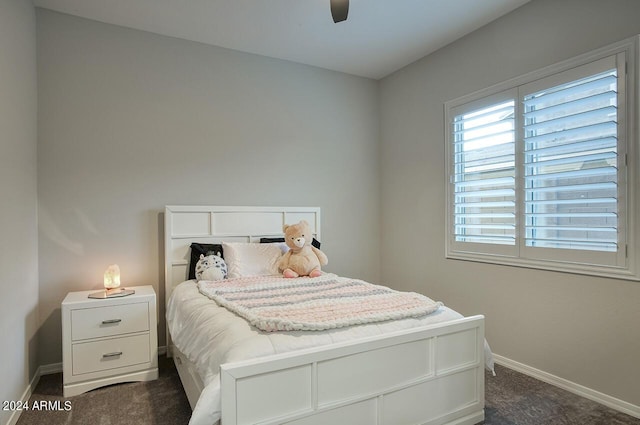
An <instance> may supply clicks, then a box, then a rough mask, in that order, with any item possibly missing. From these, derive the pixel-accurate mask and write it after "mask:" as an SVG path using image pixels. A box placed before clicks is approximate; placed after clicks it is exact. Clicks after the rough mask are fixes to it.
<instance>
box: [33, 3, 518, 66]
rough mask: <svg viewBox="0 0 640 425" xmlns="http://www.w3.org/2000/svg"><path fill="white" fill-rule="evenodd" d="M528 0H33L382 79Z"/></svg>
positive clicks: (156, 30)
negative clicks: (333, 2) (332, 1)
mask: <svg viewBox="0 0 640 425" xmlns="http://www.w3.org/2000/svg"><path fill="white" fill-rule="evenodd" d="M527 1H529V0H351V2H350V8H349V17H348V19H347V20H346V21H345V22H341V23H338V24H334V23H333V20H332V18H331V11H330V8H329V0H33V2H34V4H35V5H36V6H38V7H43V8H47V9H52V10H55V11H59V12H63V13H68V14H71V15H76V16H81V17H84V18H88V19H93V20H96V21H100V22H106V23H109V24H115V25H121V26H124V27H130V28H135V29H140V30H144V31H150V32H154V33H158V34H163V35H168V36H172V37H178V38H183V39H186V40H192V41H199V42H202V43H206V44H212V45H215V46H221V47H226V48H229V49H234V50H240V51H244V52H249V53H256V54H260V55H264V56H269V57H273V58H279V59H285V60H289V61H293V62H299V63H304V64H308V65H314V66H318V67H321V68H327V69H332V70H335V71H341V72H346V73H349V74H354V75H359V76H363V77H370V78H375V79H379V78H382V77H384V76H386V75H389V74H390V73H392V72H394V71H396V70H398V69H400V68H402V67H403V66H405V65H408V64H409V63H411V62H413V61H415V60H417V59H419V58H421V57H423V56H425V55H427V54H429V53H431V52H434V51H435V50H437V49H439V48H441V47H443V46H445V45H447V44H449V43H451V42H452V41H454V40H456V39H458V38H460V37H462V36H464V35H465V34H468V33H470V32H472V31H474V30H476V29H478V28H480V27H482V26H483V25H485V24H487V23H489V22H491V21H492V20H494V19H496V18H498V17H500V16H502V15H504V14H506V13H508V12H510V11H512V10H513V9H516V8H517V7H519V6H521V5H523V4H525V3H526V2H527Z"/></svg>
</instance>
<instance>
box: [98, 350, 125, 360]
mask: <svg viewBox="0 0 640 425" xmlns="http://www.w3.org/2000/svg"><path fill="white" fill-rule="evenodd" d="M121 355H122V351H114V352H113V353H107V354H103V355H102V358H109V357H118V356H121Z"/></svg>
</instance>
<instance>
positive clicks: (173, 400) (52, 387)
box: [17, 356, 640, 425]
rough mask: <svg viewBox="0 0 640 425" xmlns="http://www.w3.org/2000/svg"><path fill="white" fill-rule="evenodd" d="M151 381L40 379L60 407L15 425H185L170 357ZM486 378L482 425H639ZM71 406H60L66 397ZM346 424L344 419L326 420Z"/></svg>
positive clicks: (533, 387) (564, 396)
mask: <svg viewBox="0 0 640 425" xmlns="http://www.w3.org/2000/svg"><path fill="white" fill-rule="evenodd" d="M159 369H160V377H159V379H158V380H156V381H151V382H135V383H129V384H119V385H111V386H108V387H104V388H99V389H96V390H93V391H89V392H87V393H84V394H81V395H78V396H75V397H70V398H67V399H65V398H64V397H62V374H61V373H57V374H54V375H45V376H42V377H41V378H40V382H39V383H38V385H37V387H36V389H35V391H34V393H33V395H32V396H31V399H30V401H29V404H30V405H33V403H34V402H36V401H41V400H44V401H45V402H47V403H49V406H52V407H54V408H55V407H56V403H57V405H59V406H60V410H42V411H37V410H28V411H23V412H22V415H21V416H20V419H19V420H18V424H17V425H63V424H64V425H165V424H166V425H183V424H184V425H186V424H187V423H188V422H189V416H190V415H191V410H190V408H189V402H188V401H187V398H186V396H185V395H184V392H183V391H182V386H181V384H180V378H179V377H178V373H177V371H176V369H175V367H174V365H173V361H172V360H171V359H167V358H166V357H165V356H162V357H160V359H159ZM496 373H497V376H495V377H494V376H491V375H490V374H489V373H487V374H486V377H485V398H486V405H485V417H486V419H485V421H484V422H483V424H485V425H640V419H636V418H633V417H631V416H628V415H625V414H623V413H620V412H617V411H615V410H612V409H609V408H608V407H605V406H603V405H601V404H598V403H595V402H592V401H590V400H587V399H585V398H582V397H579V396H577V395H574V394H571V393H569V392H567V391H564V390H561V389H559V388H556V387H554V386H552V385H548V384H545V383H543V382H540V381H538V380H536V379H533V378H530V377H528V376H526V375H523V374H521V373H518V372H515V371H513V370H510V369H507V368H504V367H501V366H496ZM65 401H70V402H71V406H70V409H69V410H68V411H67V410H64V407H65V405H64V402H65ZM328 425H348V424H328Z"/></svg>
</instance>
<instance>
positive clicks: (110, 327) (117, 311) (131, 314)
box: [71, 303, 149, 341]
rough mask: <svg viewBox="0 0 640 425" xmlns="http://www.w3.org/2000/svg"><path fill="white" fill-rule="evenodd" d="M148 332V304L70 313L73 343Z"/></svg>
mask: <svg viewBox="0 0 640 425" xmlns="http://www.w3.org/2000/svg"><path fill="white" fill-rule="evenodd" d="M148 330H149V304H148V303H135V304H124V305H113V306H107V307H97V308H85V309H78V310H72V311H71V339H72V340H73V341H78V340H83V339H89V338H100V337H104V336H113V335H122V334H126V333H132V332H143V331H148Z"/></svg>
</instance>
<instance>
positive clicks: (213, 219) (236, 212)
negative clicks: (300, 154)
mask: <svg viewBox="0 0 640 425" xmlns="http://www.w3.org/2000/svg"><path fill="white" fill-rule="evenodd" d="M300 220H307V221H308V222H309V225H310V226H311V229H312V232H313V233H314V235H315V237H316V239H318V240H321V238H320V208H318V207H225V206H192V205H170V206H167V207H165V211H164V282H165V283H164V284H165V292H164V296H165V306H166V303H167V302H168V301H169V298H170V296H171V293H172V292H173V288H174V287H175V286H176V285H178V284H179V283H181V282H184V281H185V280H187V277H188V270H189V254H190V249H189V246H190V245H191V243H192V242H199V243H220V242H222V241H225V242H259V240H260V238H261V237H281V236H283V232H282V226H283V225H284V224H294V223H297V222H299V221H300ZM169 344H170V343H169V333H168V332H167V346H168V347H169Z"/></svg>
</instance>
